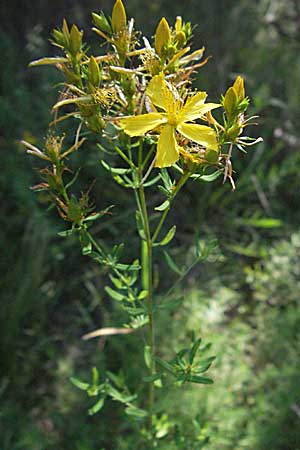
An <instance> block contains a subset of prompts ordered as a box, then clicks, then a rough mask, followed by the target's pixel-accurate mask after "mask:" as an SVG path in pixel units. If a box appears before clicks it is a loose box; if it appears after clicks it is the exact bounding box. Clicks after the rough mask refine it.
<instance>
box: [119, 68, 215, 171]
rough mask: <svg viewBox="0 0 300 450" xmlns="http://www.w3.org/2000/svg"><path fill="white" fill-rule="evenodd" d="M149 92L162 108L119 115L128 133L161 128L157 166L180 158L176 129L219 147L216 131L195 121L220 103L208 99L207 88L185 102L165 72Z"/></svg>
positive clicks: (191, 138) (151, 82) (193, 139)
mask: <svg viewBox="0 0 300 450" xmlns="http://www.w3.org/2000/svg"><path fill="white" fill-rule="evenodd" d="M146 93H147V95H148V97H149V98H150V100H151V102H152V103H153V105H155V106H156V107H157V108H159V109H160V110H162V111H163V112H151V113H148V114H141V115H138V116H132V117H124V118H123V119H120V125H121V127H122V128H123V130H124V132H125V133H126V134H128V135H129V136H142V135H144V134H145V133H147V132H148V131H152V130H156V131H158V132H159V138H158V143H157V154H156V160H155V166H156V167H168V166H171V165H172V164H174V163H175V162H176V161H178V159H179V145H178V143H177V140H176V131H177V132H178V133H180V134H181V135H182V136H184V137H185V138H187V139H190V140H191V141H194V142H197V143H198V144H200V145H202V146H203V147H205V148H209V149H211V150H214V151H216V152H217V151H218V143H217V137H216V133H215V131H214V130H213V129H212V128H210V127H208V126H205V125H199V124H196V123H187V122H193V121H194V120H196V119H200V118H201V117H203V115H204V114H206V113H207V112H209V111H211V110H212V109H214V108H218V107H219V106H220V105H218V104H216V103H205V100H206V97H207V94H206V92H197V93H196V94H194V95H193V96H190V97H188V99H187V100H186V102H185V103H184V104H183V102H182V100H181V99H180V97H179V95H178V93H177V91H176V90H175V88H171V87H169V85H168V84H167V82H166V81H165V80H164V77H163V76H162V75H156V76H155V77H153V78H152V80H151V81H150V83H149V85H148V87H147V90H146Z"/></svg>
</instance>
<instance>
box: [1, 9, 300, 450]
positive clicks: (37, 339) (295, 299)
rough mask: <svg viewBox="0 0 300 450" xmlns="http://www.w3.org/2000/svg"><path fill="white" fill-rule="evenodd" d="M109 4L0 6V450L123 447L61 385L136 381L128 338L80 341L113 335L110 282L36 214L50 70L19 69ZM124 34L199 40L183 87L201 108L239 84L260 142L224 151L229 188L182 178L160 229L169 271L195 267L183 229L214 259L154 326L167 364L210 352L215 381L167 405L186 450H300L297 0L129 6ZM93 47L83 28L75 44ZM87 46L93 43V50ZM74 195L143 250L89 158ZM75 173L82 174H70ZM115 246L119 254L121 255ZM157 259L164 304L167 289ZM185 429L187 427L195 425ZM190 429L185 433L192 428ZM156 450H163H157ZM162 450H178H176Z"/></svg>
mask: <svg viewBox="0 0 300 450" xmlns="http://www.w3.org/2000/svg"><path fill="white" fill-rule="evenodd" d="M112 3H113V2H111V1H108V0H106V1H102V2H100V3H99V2H98V1H97V2H96V1H92V0H88V1H86V2H84V3H83V2H79V1H77V0H75V1H72V2H70V1H67V0H65V1H60V2H58V1H53V2H46V1H44V0H41V1H39V2H37V1H35V2H33V3H32V2H30V3H28V2H23V3H22V5H20V2H17V1H16V0H11V1H10V2H9V3H8V4H6V5H5V6H4V5H3V6H1V19H2V20H1V22H2V23H3V26H2V28H1V29H2V31H1V36H0V53H1V59H0V77H1V98H0V128H1V133H0V136H1V137H0V149H1V171H0V186H1V190H0V204H1V217H0V221H1V226H0V245H1V249H2V251H1V262H0V286H1V309H0V339H1V354H0V363H1V368H2V369H1V374H0V376H1V378H0V396H1V412H0V447H1V449H3V450H17V449H20V450H58V449H59V450H102V448H103V449H106V450H110V449H111V450H116V449H120V450H129V449H130V450H131V449H133V448H134V437H133V436H131V435H130V433H129V430H128V429H126V428H124V427H123V426H122V414H123V413H122V410H121V409H120V408H119V406H118V405H117V404H114V403H112V402H111V403H110V404H108V405H107V406H105V408H104V410H103V412H101V417H100V416H97V415H96V416H94V417H92V418H90V417H88V416H87V414H86V410H87V407H88V405H87V401H86V398H85V396H84V395H82V394H81V393H80V392H79V391H77V390H76V389H75V387H74V386H72V385H71V383H70V382H69V378H70V376H72V375H74V374H75V375H79V376H80V377H81V378H83V379H87V378H88V377H89V376H90V368H91V367H92V366H93V365H95V366H97V367H98V369H99V371H100V372H101V370H104V368H106V369H109V370H112V371H114V372H118V371H120V370H121V371H122V370H123V371H124V370H126V371H128V372H129V381H133V380H135V379H137V378H139V377H142V376H143V375H142V358H143V355H142V349H141V352H140V353H141V354H140V355H139V354H138V352H137V351H136V349H137V348H139V337H138V336H135V335H131V336H129V337H122V336H118V337H112V338H110V339H107V340H106V341H103V340H102V341H100V342H97V341H89V342H83V341H81V339H80V338H81V336H82V334H84V333H85V332H87V331H90V330H93V329H95V328H98V327H100V326H109V324H119V323H122V322H121V320H122V319H121V317H120V312H119V311H118V310H117V309H116V307H115V306H114V305H113V304H111V302H110V300H109V299H108V298H107V297H106V295H105V293H104V290H103V287H104V285H105V277H106V274H105V273H103V272H102V271H100V270H99V269H98V268H96V269H95V267H94V266H93V265H91V264H90V262H89V261H88V260H86V259H85V258H84V257H82V256H81V255H80V251H79V248H78V246H77V243H76V242H72V240H62V239H61V238H59V237H58V236H57V232H58V231H60V230H61V229H63V224H62V223H61V221H59V219H58V218H57V217H56V214H55V213H54V212H53V211H51V210H50V211H47V212H46V213H45V205H44V204H43V201H44V199H43V197H42V196H34V195H33V193H32V192H31V191H30V190H29V186H30V185H32V184H34V183H35V182H36V181H37V175H36V173H35V172H34V171H33V170H32V168H31V162H32V161H30V158H29V157H25V155H24V150H23V148H21V146H20V145H19V144H18V141H19V140H20V139H22V138H24V137H25V138H27V139H28V138H30V139H31V140H33V141H36V143H39V142H40V141H41V140H42V139H43V136H44V135H45V133H46V128H47V124H48V122H49V121H50V119H51V116H50V113H49V106H50V105H51V104H53V102H54V99H55V92H56V91H55V89H54V88H53V85H54V84H55V83H56V82H58V79H57V78H56V74H55V71H54V70H51V68H50V69H31V70H28V69H26V65H27V63H28V62H29V61H31V60H32V59H35V58H37V57H40V56H43V55H45V54H52V55H53V54H54V50H53V49H51V48H50V46H49V44H48V41H47V39H48V37H49V33H50V31H51V29H52V28H54V27H55V26H56V25H57V24H60V23H61V20H62V18H63V17H67V18H68V19H69V22H73V21H74V22H76V23H77V24H78V25H79V27H80V28H84V29H85V30H89V28H90V19H89V13H90V11H97V10H99V9H103V10H104V11H107V12H110V11H111V7H112ZM126 9H127V11H128V15H129V16H130V15H131V16H134V17H136V27H137V28H141V29H143V30H144V32H145V34H148V35H149V36H150V35H151V34H152V33H153V31H154V29H155V26H156V24H157V22H158V20H159V18H160V17H161V16H162V15H165V16H166V17H167V18H168V19H169V20H170V21H171V22H173V21H174V19H175V16H176V15H182V16H183V17H184V18H185V19H186V20H191V21H192V22H193V23H194V24H198V26H197V28H195V30H194V36H195V37H194V41H195V42H197V44H200V45H201V44H202V43H203V44H204V45H205V46H206V48H207V51H206V53H207V54H209V55H213V58H212V59H211V60H210V61H209V63H208V64H207V66H206V67H205V68H204V69H203V70H202V71H201V72H200V75H199V77H198V78H197V80H195V82H196V84H197V85H198V86H199V87H200V86H201V87H202V88H204V89H205V90H207V91H208V92H210V95H211V97H212V99H213V100H217V99H218V95H219V93H220V92H224V90H225V88H226V87H227V86H228V85H229V84H230V83H231V82H232V80H233V79H234V78H235V76H236V74H242V75H244V77H245V79H246V87H247V93H248V95H249V96H250V98H251V99H252V110H253V112H255V113H258V114H259V115H260V119H259V127H257V129H254V133H257V135H262V136H263V138H264V142H263V143H261V144H260V145H259V147H257V148H255V149H254V150H251V149H250V150H249V152H248V155H242V154H236V155H235V158H234V160H235V169H236V171H237V174H236V177H235V178H236V182H237V190H236V192H235V193H231V191H230V186H229V184H228V185H225V186H223V185H222V184H221V181H219V180H217V181H216V182H214V183H212V184H207V185H206V184H196V183H190V184H189V185H188V187H187V189H186V190H185V191H184V192H182V193H181V194H180V200H179V201H178V208H175V211H174V213H173V217H172V220H173V222H175V223H176V224H178V225H180V226H179V232H178V235H177V237H176V246H173V247H172V248H171V249H170V252H171V253H172V255H173V256H174V258H175V259H176V261H177V263H178V265H179V266H183V265H184V264H188V263H189V261H191V259H192V257H193V253H194V251H195V248H194V236H195V234H196V233H198V235H199V236H200V237H201V239H203V241H208V240H210V239H212V238H217V239H218V242H219V247H218V251H217V252H216V255H214V256H213V257H212V258H211V259H212V260H211V261H209V262H206V263H205V264H202V265H201V264H200V265H198V266H197V267H196V268H194V269H193V271H192V272H191V273H190V274H189V276H188V278H187V279H186V280H185V282H184V283H183V285H181V286H176V290H177V291H178V296H181V295H183V296H184V302H183V306H182V307H181V308H179V309H178V310H177V311H175V312H172V313H169V314H166V315H165V316H163V317H162V318H161V319H160V320H161V323H160V324H159V328H158V329H159V340H160V342H161V348H160V352H161V353H162V354H163V355H166V356H169V355H172V354H173V352H174V350H176V349H177V348H179V347H180V345H181V343H182V342H183V341H184V340H185V339H186V338H187V336H189V334H190V333H191V331H192V330H195V331H196V332H197V334H200V335H203V336H204V337H205V339H209V340H211V341H212V342H213V348H214V353H216V354H217V356H218V358H217V362H216V364H215V365H214V367H213V369H212V371H211V372H212V376H213V378H214V379H215V384H214V385H213V386H209V387H206V386H204V387H202V386H201V387H200V388H199V387H195V388H188V389H186V390H185V391H184V394H183V395H182V393H180V395H179V392H178V391H176V390H175V389H174V391H172V392H171V394H170V395H169V396H168V397H167V398H165V399H163V400H162V407H166V408H167V409H169V410H171V411H173V416H174V417H172V415H171V417H170V420H175V418H176V416H177V415H179V414H182V415H183V417H184V429H185V430H187V438H186V441H185V443H183V444H182V445H184V447H183V448H184V449H185V450H199V449H202V448H204V449H205V450H232V449H233V448H234V449H236V450H254V449H255V450H297V449H299V448H300V432H299V430H300V427H299V420H300V390H299V371H300V363H299V352H300V335H299V330H300V326H299V325H300V306H299V289H300V285H299V280H300V269H299V252H300V234H299V219H300V217H299V208H298V205H299V192H300V189H299V187H300V186H299V184H300V178H299V168H300V152H299V150H300V134H299V126H298V124H299V120H300V84H299V69H300V52H299V46H300V45H299V42H300V25H299V24H300V7H299V2H298V1H297V0H257V1H255V2H249V1H247V0H225V1H222V2H219V1H217V0H212V1H211V2H207V1H204V0H197V1H196V0H187V1H185V2H179V1H177V0H173V1H172V2H170V1H169V0H153V1H152V2H149V3H148V2H147V3H146V2H144V3H143V4H142V5H141V3H140V2H138V1H137V0H128V1H127V2H126ZM87 34H88V35H89V36H92V33H91V32H89V31H87ZM96 41H97V39H96V38H94V42H95V49H96V48H97V44H96ZM84 152H86V153H87V154H84V155H82V154H81V156H79V158H82V165H83V170H82V188H86V187H87V186H89V185H90V184H91V182H92V181H93V179H94V178H95V177H96V176H97V181H96V183H95V187H94V194H93V196H94V201H95V202H96V203H97V204H99V205H101V206H100V207H101V208H102V207H105V206H106V205H107V204H109V203H110V201H111V198H113V197H115V198H116V199H118V201H117V202H116V211H118V214H115V215H114V216H113V217H112V218H110V219H108V220H105V221H103V222H102V223H101V225H100V226H99V228H98V229H97V235H98V236H99V239H101V240H103V241H106V242H108V243H109V244H111V245H112V244H114V243H118V242H119V236H120V235H126V238H127V239H129V240H130V242H132V247H131V249H129V250H131V251H132V250H134V251H136V252H138V249H137V247H136V245H137V241H136V239H135V235H134V232H133V231H132V232H131V231H128V230H130V229H133V227H132V225H133V224H132V219H131V218H132V215H133V214H132V213H133V211H134V209H133V205H132V204H131V202H130V200H128V199H127V197H126V194H125V193H124V192H123V191H122V190H121V189H120V188H119V187H116V186H112V183H111V181H110V179H109V177H108V175H107V174H106V173H105V171H104V170H103V169H101V168H100V165H99V162H98V159H99V158H98V155H97V152H96V150H95V146H94V144H93V143H91V144H90V145H89V146H86V147H85V149H84ZM79 162H80V161H79ZM129 250H128V251H129ZM166 270H168V269H167V267H166V264H165V261H164V260H163V258H161V259H160V260H157V262H156V277H157V279H160V280H161V285H162V288H161V289H162V292H164V291H165V290H166V289H168V288H169V287H170V286H172V284H173V283H174V282H175V275H173V274H172V273H171V274H170V275H169V277H165V276H164V274H165V272H166ZM195 418H196V419H195ZM193 419H194V420H193ZM164 445H165V444H164V440H163V439H162V441H161V448H160V450H171V449H170V448H169V447H168V448H166V447H164ZM174 448H175V447H174Z"/></svg>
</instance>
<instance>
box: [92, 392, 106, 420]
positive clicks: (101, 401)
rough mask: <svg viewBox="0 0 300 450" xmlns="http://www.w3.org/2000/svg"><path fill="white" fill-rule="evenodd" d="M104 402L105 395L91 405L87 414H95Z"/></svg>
mask: <svg viewBox="0 0 300 450" xmlns="http://www.w3.org/2000/svg"><path fill="white" fill-rule="evenodd" d="M104 402H105V397H101V398H100V399H99V400H98V401H97V403H96V404H95V405H94V406H92V407H91V408H90V409H89V410H88V413H89V415H90V416H93V415H94V414H96V413H97V412H99V411H100V409H102V407H103V405H104Z"/></svg>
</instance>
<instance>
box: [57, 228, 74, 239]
mask: <svg viewBox="0 0 300 450" xmlns="http://www.w3.org/2000/svg"><path fill="white" fill-rule="evenodd" d="M74 231H77V230H74V229H73V228H70V229H69V230H65V231H60V232H59V233H57V235H58V236H61V237H68V236H72V234H73V233H74Z"/></svg>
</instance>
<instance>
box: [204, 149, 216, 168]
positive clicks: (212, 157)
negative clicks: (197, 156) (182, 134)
mask: <svg viewBox="0 0 300 450" xmlns="http://www.w3.org/2000/svg"><path fill="white" fill-rule="evenodd" d="M218 158H219V152H216V150H212V149H211V148H208V149H207V150H206V152H205V159H206V161H208V162H210V163H212V164H214V163H216V162H217V161H218Z"/></svg>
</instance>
